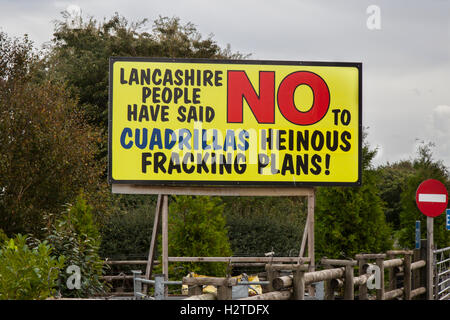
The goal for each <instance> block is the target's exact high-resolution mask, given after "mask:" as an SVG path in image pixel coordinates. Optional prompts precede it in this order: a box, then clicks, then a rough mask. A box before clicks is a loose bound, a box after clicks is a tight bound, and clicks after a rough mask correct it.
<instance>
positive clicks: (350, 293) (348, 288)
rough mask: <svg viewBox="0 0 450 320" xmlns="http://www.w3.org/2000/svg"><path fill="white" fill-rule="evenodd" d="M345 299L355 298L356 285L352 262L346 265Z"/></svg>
mask: <svg viewBox="0 0 450 320" xmlns="http://www.w3.org/2000/svg"><path fill="white" fill-rule="evenodd" d="M344 299H345V300H354V299H355V286H354V283H353V266H352V265H350V264H348V265H346V266H345V288H344Z"/></svg>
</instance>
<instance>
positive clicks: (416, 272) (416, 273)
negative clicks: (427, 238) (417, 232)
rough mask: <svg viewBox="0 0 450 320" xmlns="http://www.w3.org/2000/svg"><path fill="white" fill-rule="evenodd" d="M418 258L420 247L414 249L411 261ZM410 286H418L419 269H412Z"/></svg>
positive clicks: (415, 287)
mask: <svg viewBox="0 0 450 320" xmlns="http://www.w3.org/2000/svg"><path fill="white" fill-rule="evenodd" d="M419 260H420V249H414V255H413V261H414V262H416V261H419ZM412 277H413V281H412V287H411V289H417V288H419V287H420V270H417V269H416V270H412Z"/></svg>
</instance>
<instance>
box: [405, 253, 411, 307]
mask: <svg viewBox="0 0 450 320" xmlns="http://www.w3.org/2000/svg"><path fill="white" fill-rule="evenodd" d="M403 270H404V275H403V288H404V290H403V299H404V300H411V278H412V277H411V254H405V257H404V258H403Z"/></svg>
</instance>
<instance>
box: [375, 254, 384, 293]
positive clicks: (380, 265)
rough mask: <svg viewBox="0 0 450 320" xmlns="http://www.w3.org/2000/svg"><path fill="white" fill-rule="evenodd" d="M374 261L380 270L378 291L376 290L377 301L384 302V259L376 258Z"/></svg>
mask: <svg viewBox="0 0 450 320" xmlns="http://www.w3.org/2000/svg"><path fill="white" fill-rule="evenodd" d="M375 261H376V265H377V266H378V268H380V289H377V300H384V263H383V262H384V258H376V260H375Z"/></svg>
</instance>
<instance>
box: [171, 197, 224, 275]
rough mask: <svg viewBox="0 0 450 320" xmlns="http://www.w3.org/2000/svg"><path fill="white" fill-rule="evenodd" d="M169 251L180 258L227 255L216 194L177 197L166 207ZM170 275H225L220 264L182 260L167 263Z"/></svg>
mask: <svg viewBox="0 0 450 320" xmlns="http://www.w3.org/2000/svg"><path fill="white" fill-rule="evenodd" d="M169 212H170V215H169V239H170V242H169V254H170V255H171V256H180V257H192V256H194V257H196V256H200V257H208V256H210V257H221V256H224V257H227V256H231V254H232V252H231V249H230V243H229V240H228V236H227V228H226V225H225V218H224V217H223V204H222V201H221V199H220V198H219V197H206V196H198V197H193V196H177V197H174V199H173V200H172V201H171V202H170V206H169ZM170 266H171V267H172V268H173V269H172V270H171V271H170V274H171V275H172V274H174V275H177V276H183V275H186V274H187V272H196V273H201V274H205V275H210V276H216V277H220V276H225V274H226V271H227V265H226V264H224V263H185V264H182V265H181V267H182V268H180V266H175V264H171V265H170Z"/></svg>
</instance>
